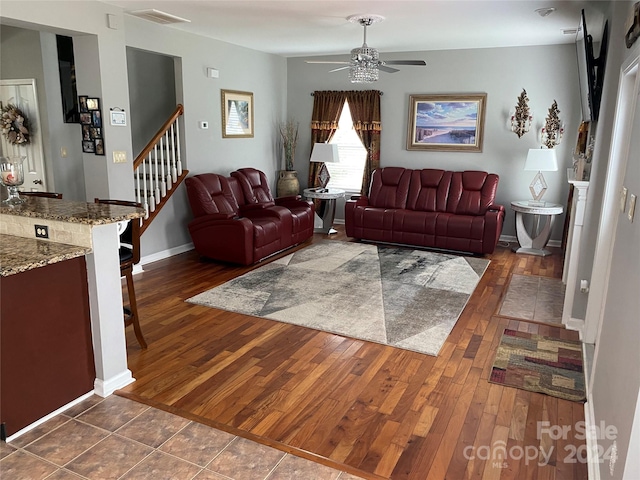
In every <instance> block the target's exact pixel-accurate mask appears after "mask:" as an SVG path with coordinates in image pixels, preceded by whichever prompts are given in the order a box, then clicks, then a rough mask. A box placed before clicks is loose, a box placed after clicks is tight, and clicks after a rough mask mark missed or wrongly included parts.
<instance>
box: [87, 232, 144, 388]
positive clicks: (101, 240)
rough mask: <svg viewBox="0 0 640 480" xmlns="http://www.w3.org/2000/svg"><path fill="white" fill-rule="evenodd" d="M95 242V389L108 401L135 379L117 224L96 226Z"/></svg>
mask: <svg viewBox="0 0 640 480" xmlns="http://www.w3.org/2000/svg"><path fill="white" fill-rule="evenodd" d="M91 238H92V248H93V252H92V253H91V254H89V255H87V257H86V260H87V280H88V285H89V308H90V313H91V332H92V338H93V355H94V359H95V365H96V380H95V382H94V389H95V393H96V394H97V395H100V396H101V397H106V396H108V395H111V394H112V393H113V392H114V391H115V390H117V389H119V388H122V387H124V386H125V385H128V384H130V383H132V382H133V381H135V379H134V378H133V376H132V374H131V371H130V370H129V369H128V368H127V348H126V340H125V335H124V316H123V310H122V284H121V280H120V259H119V256H118V226H117V223H110V224H107V225H96V226H94V227H93V228H92V229H91Z"/></svg>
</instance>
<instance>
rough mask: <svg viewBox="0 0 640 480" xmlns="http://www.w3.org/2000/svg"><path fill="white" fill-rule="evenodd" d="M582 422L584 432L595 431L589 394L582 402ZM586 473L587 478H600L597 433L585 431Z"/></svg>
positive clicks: (590, 479) (594, 416)
mask: <svg viewBox="0 0 640 480" xmlns="http://www.w3.org/2000/svg"><path fill="white" fill-rule="evenodd" d="M584 422H585V431H586V432H597V431H598V429H597V428H596V415H595V413H594V411H593V399H592V398H591V396H590V395H589V396H588V397H587V401H586V403H585V404H584ZM586 437H587V474H588V477H587V478H588V479H589V480H600V457H599V455H598V435H595V434H589V433H587V435H586Z"/></svg>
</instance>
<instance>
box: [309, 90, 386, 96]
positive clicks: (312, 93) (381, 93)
mask: <svg viewBox="0 0 640 480" xmlns="http://www.w3.org/2000/svg"><path fill="white" fill-rule="evenodd" d="M355 91H356V92H364V91H366V90H355ZM313 95H314V92H311V96H312V97H313ZM380 95H384V92H380Z"/></svg>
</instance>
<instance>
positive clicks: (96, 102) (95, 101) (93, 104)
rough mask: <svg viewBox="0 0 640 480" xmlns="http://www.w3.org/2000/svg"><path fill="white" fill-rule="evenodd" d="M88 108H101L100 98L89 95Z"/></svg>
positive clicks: (90, 109)
mask: <svg viewBox="0 0 640 480" xmlns="http://www.w3.org/2000/svg"><path fill="white" fill-rule="evenodd" d="M87 110H89V111H93V110H100V99H99V98H97V97H87Z"/></svg>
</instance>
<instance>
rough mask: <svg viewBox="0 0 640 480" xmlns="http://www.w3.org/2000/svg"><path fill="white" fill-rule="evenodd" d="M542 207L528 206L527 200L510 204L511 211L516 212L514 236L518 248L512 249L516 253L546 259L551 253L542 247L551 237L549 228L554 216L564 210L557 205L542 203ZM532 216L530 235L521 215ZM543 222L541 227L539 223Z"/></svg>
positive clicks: (551, 225)
mask: <svg viewBox="0 0 640 480" xmlns="http://www.w3.org/2000/svg"><path fill="white" fill-rule="evenodd" d="M542 203H543V205H536V204H530V202H529V201H527V200H518V201H514V202H511V209H512V210H514V211H515V212H516V235H517V237H518V243H519V244H520V247H519V248H514V249H513V251H514V252H516V253H528V254H529V255H539V256H542V257H546V256H547V255H551V252H550V251H549V250H547V249H545V248H544V247H546V246H547V242H548V241H549V237H551V227H553V220H554V219H555V217H556V215H560V214H561V213H562V212H563V211H564V209H563V207H562V205H559V204H557V203H548V202H542ZM525 214H528V215H534V219H533V228H532V231H531V234H529V232H527V229H526V227H525V226H524V218H523V215H525ZM541 220H542V222H544V223H543V224H542V226H541V225H540V221H541Z"/></svg>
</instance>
